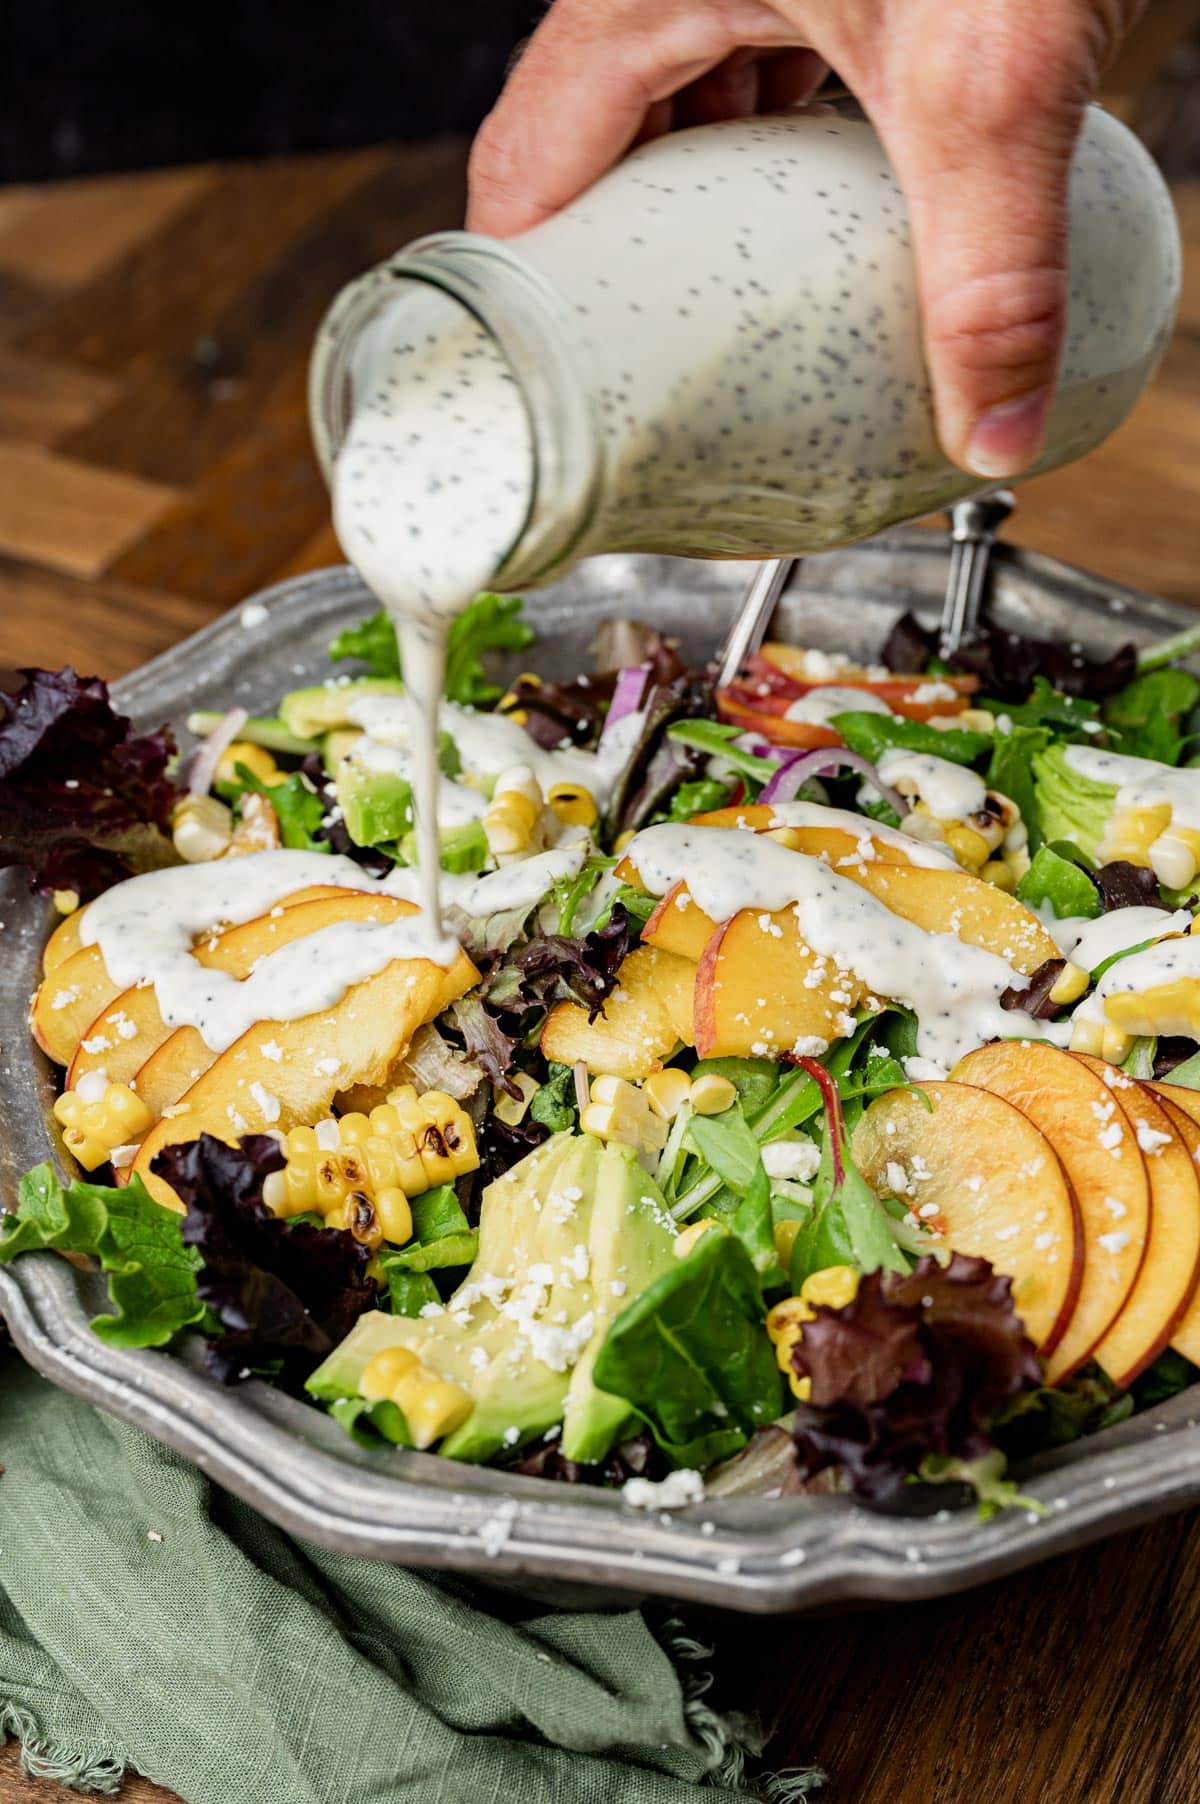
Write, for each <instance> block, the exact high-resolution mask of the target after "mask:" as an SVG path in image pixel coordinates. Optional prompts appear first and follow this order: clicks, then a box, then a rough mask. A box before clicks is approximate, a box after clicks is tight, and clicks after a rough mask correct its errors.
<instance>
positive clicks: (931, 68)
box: [468, 0, 1144, 477]
mask: <svg viewBox="0 0 1200 1804" xmlns="http://www.w3.org/2000/svg"><path fill="white" fill-rule="evenodd" d="M1143 3H1144V0H555V4H554V5H552V6H551V8H550V11H549V13H548V14H547V15H546V18H545V19H544V20H543V22H542V24H541V26H540V27H539V29H538V30H537V31H536V32H535V33H534V35H533V37H532V39H531V40H530V43H529V46H528V48H527V49H526V51H525V53H524V55H523V56H522V57H521V59H520V61H519V62H518V64H517V65H516V68H515V69H514V70H513V72H512V74H511V75H510V78H509V81H508V84H507V86H506V87H505V89H504V92H503V94H502V95H501V97H500V100H499V102H498V104H497V106H496V108H495V110H494V111H493V112H492V113H491V115H490V116H489V117H488V118H487V119H486V120H485V121H484V124H483V126H482V128H481V129H480V132H479V136H478V138H477V139H476V142H475V147H474V150H473V152H472V156H471V198H470V208H469V214H468V224H469V225H470V226H471V228H472V229H473V230H475V231H480V232H490V233H492V234H494V235H496V236H498V237H508V236H511V235H512V234H514V233H516V232H521V231H524V230H526V229H527V228H528V227H530V226H532V225H536V224H537V223H538V222H539V221H540V220H542V219H545V218H546V217H547V216H548V215H550V214H552V213H554V212H556V211H557V210H558V209H559V208H560V207H562V206H565V205H566V203H567V202H568V201H570V200H572V199H573V198H574V197H575V196H576V195H577V194H579V193H580V192H581V191H582V190H583V189H584V188H586V187H587V186H589V184H590V183H592V182H593V181H595V180H596V179H597V178H598V177H599V176H600V175H602V174H603V173H604V172H605V171H606V170H607V169H608V168H610V167H611V166H612V165H613V164H614V163H616V162H617V161H619V159H620V158H621V157H622V156H623V155H624V153H625V152H626V151H627V150H628V149H629V148H630V146H631V145H633V144H634V143H637V142H639V141H641V140H642V139H645V138H647V137H655V136H658V135H659V134H661V133H662V132H664V131H668V130H670V129H671V127H672V126H675V125H681V124H688V125H692V124H701V123H703V122H705V121H708V120H712V119H723V118H734V117H738V116H740V115H744V114H747V113H753V112H755V111H760V112H763V111H769V110H771V109H774V108H780V107H786V106H792V105H795V104H796V103H797V102H799V101H802V100H805V99H807V98H809V97H810V96H811V94H812V93H813V92H815V90H816V88H817V87H818V86H819V84H820V82H821V80H822V78H823V76H824V73H825V69H826V67H827V66H832V67H834V68H836V69H837V71H838V73H839V74H840V76H841V77H842V79H843V80H844V81H845V82H846V83H847V85H848V86H849V87H850V88H851V89H852V91H853V92H854V94H855V95H856V96H857V98H858V100H859V101H860V102H861V104H862V105H863V107H864V108H865V109H866V111H867V113H868V114H869V116H870V118H871V120H872V122H873V124H874V126H875V128H876V130H877V131H878V133H879V135H880V138H881V139H882V141H883V144H884V147H885V148H886V150H887V152H888V155H889V157H890V158H891V161H892V164H893V167H894V168H895V170H896V174H897V176H898V178H899V180H900V183H901V185H902V187H903V189H904V192H905V196H906V198H907V202H908V209H909V215H910V218H911V221H912V229H913V239H914V244H915V249H916V258H917V278H918V286H919V293H920V299H921V312H922V321H923V330H924V340H925V355H926V360H927V362H928V365H929V370H930V375H931V378H932V381H933V392H934V403H935V408H936V414H937V426H938V434H939V436H940V438H941V441H942V444H943V446H944V448H945V450H946V452H947V454H948V455H949V456H950V457H951V458H953V460H954V461H955V462H956V463H958V464H960V465H961V466H962V467H963V468H964V469H968V470H971V471H974V472H975V473H977V474H978V475H981V476H991V477H1002V476H1014V475H1016V474H1018V473H1019V472H1020V471H1021V470H1023V469H1026V468H1027V467H1028V466H1029V465H1030V464H1031V463H1032V462H1033V461H1034V459H1035V458H1036V456H1037V453H1038V450H1039V449H1040V446H1041V442H1042V438H1043V435H1044V431H1045V425H1046V416H1047V414H1048V412H1049V407H1050V401H1051V398H1052V393H1053V387H1054V379H1055V371H1056V368H1057V364H1058V357H1059V352H1060V349H1061V344H1062V334H1063V323H1064V318H1065V313H1066V285H1067V284H1066V265H1067V244H1066V238H1067V181H1068V175H1069V171H1070V164H1071V156H1072V153H1073V151H1074V148H1075V140H1076V138H1077V136H1078V133H1079V128H1080V124H1081V121H1082V118H1083V112H1084V108H1085V107H1086V105H1087V103H1088V101H1089V100H1090V99H1091V97H1092V96H1093V94H1094V93H1095V91H1096V87H1097V84H1098V82H1099V79H1100V75H1101V73H1102V71H1103V69H1104V67H1105V64H1106V63H1107V61H1108V59H1109V57H1110V55H1111V54H1112V52H1113V50H1114V49H1115V48H1116V45H1117V44H1118V42H1119V41H1120V37H1121V35H1122V33H1123V32H1124V31H1126V30H1127V29H1128V27H1129V26H1130V25H1131V24H1132V23H1133V20H1134V19H1135V18H1136V16H1137V15H1138V13H1139V12H1140V11H1141V9H1142V5H1143Z"/></svg>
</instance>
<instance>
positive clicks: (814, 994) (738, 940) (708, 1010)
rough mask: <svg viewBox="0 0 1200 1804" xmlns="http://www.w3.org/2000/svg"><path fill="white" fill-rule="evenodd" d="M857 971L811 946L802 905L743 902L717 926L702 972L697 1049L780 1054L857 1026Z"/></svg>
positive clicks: (860, 988) (711, 1054)
mask: <svg viewBox="0 0 1200 1804" xmlns="http://www.w3.org/2000/svg"><path fill="white" fill-rule="evenodd" d="M866 994H867V990H866V985H865V984H864V983H863V982H862V981H861V979H860V978H858V977H856V976H855V975H854V974H853V972H850V971H839V970H838V968H837V966H836V965H835V964H834V962H833V960H832V959H831V958H824V957H822V956H821V955H820V954H818V953H816V952H814V951H813V950H812V949H811V947H810V946H808V945H807V944H806V943H805V941H804V940H803V938H802V937H801V934H800V928H799V924H798V922H797V920H796V914H795V910H794V909H791V908H782V909H779V910H778V912H776V913H773V914H772V913H767V912H766V911H765V910H760V909H755V908H744V909H742V910H741V912H740V913H738V914H736V915H734V916H733V919H732V920H730V921H726V922H725V924H724V926H722V927H718V929H717V931H716V932H715V933H714V934H713V936H712V938H711V939H710V940H709V942H708V944H707V945H706V946H705V948H704V955H703V957H702V958H701V960H700V963H699V965H698V967H697V970H696V1015H695V1019H696V1050H697V1052H698V1053H699V1054H700V1056H701V1057H702V1058H722V1057H726V1056H730V1057H736V1058H748V1057H756V1056H757V1057H766V1058H778V1057H780V1055H781V1054H783V1053H785V1052H791V1051H793V1050H794V1049H795V1048H796V1047H797V1045H799V1047H800V1050H801V1051H804V1052H812V1051H814V1050H815V1049H816V1048H814V1046H813V1045H812V1044H805V1042H816V1041H819V1042H820V1046H821V1047H824V1046H827V1045H828V1044H829V1042H830V1041H831V1040H836V1039H838V1038H840V1037H841V1036H842V1035H843V1034H845V1033H848V1032H851V1031H852V1030H853V1026H854V1016H853V1013H852V1011H853V1010H854V1009H856V1008H857V1007H858V1005H859V1003H861V1002H862V1001H863V1000H864V998H865V997H866Z"/></svg>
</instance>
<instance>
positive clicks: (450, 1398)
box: [392, 1365, 475, 1448]
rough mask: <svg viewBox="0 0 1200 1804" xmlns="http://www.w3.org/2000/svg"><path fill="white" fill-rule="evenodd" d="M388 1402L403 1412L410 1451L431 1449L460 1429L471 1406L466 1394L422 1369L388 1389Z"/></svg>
mask: <svg viewBox="0 0 1200 1804" xmlns="http://www.w3.org/2000/svg"><path fill="white" fill-rule="evenodd" d="M392 1401H393V1402H394V1403H396V1404H398V1405H399V1407H400V1408H401V1409H402V1410H403V1412H404V1420H405V1421H406V1422H407V1424H408V1432H409V1434H410V1435H411V1436H412V1443H413V1446H414V1447H418V1448H425V1447H432V1446H433V1443H434V1442H435V1441H440V1440H443V1439H444V1438H445V1436H446V1435H448V1434H453V1432H454V1430H455V1429H456V1428H461V1427H462V1425H463V1423H464V1422H465V1421H466V1419H467V1417H468V1416H469V1415H470V1413H471V1411H472V1410H473V1409H474V1407H475V1402H474V1399H473V1398H472V1396H471V1395H470V1393H469V1392H468V1391H465V1390H463V1388H462V1386H461V1385H459V1384H451V1382H450V1380H449V1379H448V1378H439V1377H438V1375H437V1373H436V1372H431V1371H429V1369H428V1368H427V1367H426V1366H423V1365H418V1366H417V1368H416V1370H415V1371H411V1372H406V1373H405V1374H404V1375H403V1377H401V1378H399V1379H398V1380H397V1381H396V1383H395V1384H394V1385H393V1387H392Z"/></svg>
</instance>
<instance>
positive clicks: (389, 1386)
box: [358, 1347, 421, 1403]
mask: <svg viewBox="0 0 1200 1804" xmlns="http://www.w3.org/2000/svg"><path fill="white" fill-rule="evenodd" d="M420 1363H421V1362H420V1360H419V1359H418V1358H417V1356H416V1354H415V1353H414V1352H413V1350H412V1348H411V1347H385V1348H384V1349H383V1351H382V1352H381V1353H376V1354H375V1356H374V1358H373V1359H369V1360H368V1361H367V1363H366V1365H365V1367H364V1368H363V1375H362V1377H361V1378H360V1379H359V1381H358V1388H359V1392H360V1394H361V1395H362V1396H364V1397H368V1398H369V1399H370V1400H371V1402H372V1403H379V1402H382V1401H383V1400H384V1399H385V1398H390V1397H391V1394H392V1392H393V1390H394V1389H395V1387H396V1385H397V1384H399V1382H400V1380H401V1379H402V1378H407V1377H408V1375H409V1373H410V1372H415V1371H417V1370H418V1368H419V1366H420Z"/></svg>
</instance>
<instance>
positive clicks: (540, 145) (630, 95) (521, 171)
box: [467, 0, 797, 237]
mask: <svg viewBox="0 0 1200 1804" xmlns="http://www.w3.org/2000/svg"><path fill="white" fill-rule="evenodd" d="M735 33H736V35H735ZM796 36H797V33H796V30H795V28H794V27H793V26H790V25H788V24H787V22H786V21H785V20H784V19H783V18H782V17H781V16H780V15H779V13H777V12H776V10H775V7H774V6H773V5H770V4H766V3H765V0H741V4H739V5H738V6H736V7H730V6H728V5H727V4H717V3H716V0H556V4H555V5H553V6H552V7H551V8H550V11H549V12H548V13H547V15H546V17H545V19H544V20H543V21H542V24H541V25H540V26H539V28H538V29H537V31H535V32H534V34H533V37H532V38H531V40H530V43H529V47H528V49H527V50H526V52H525V54H524V55H523V56H522V57H521V59H520V61H519V63H518V64H517V66H516V68H515V69H514V70H513V72H512V74H511V76H510V78H509V81H508V84H507V86H506V87H505V90H504V92H503V94H502V95H501V96H500V100H499V102H498V103H497V105H496V107H495V109H494V110H493V112H492V113H491V114H490V115H489V116H488V118H487V119H485V121H484V123H483V125H482V127H481V128H480V131H479V135H478V137H477V138H476V140H475V145H474V148H473V149H472V153H471V170H470V200H469V204H468V209H467V224H468V226H469V227H470V229H471V230H472V231H477V232H490V233H493V234H495V235H496V236H497V237H509V236H511V235H512V234H514V233H516V232H521V231H525V230H527V229H528V227H530V226H533V225H536V224H537V223H538V222H539V221H540V220H542V219H545V218H547V217H548V216H549V215H550V214H551V213H554V212H556V211H557V210H558V208H559V207H562V206H565V205H566V204H567V202H568V201H570V200H573V199H574V198H575V196H576V195H577V194H580V193H581V192H582V191H583V189H584V188H586V187H588V186H589V184H590V183H591V182H593V181H595V180H596V179H597V177H599V176H601V175H603V174H604V172H605V171H606V170H607V169H610V168H611V167H612V165H613V164H614V163H616V162H617V161H619V159H620V158H621V157H622V156H623V155H624V153H625V152H626V151H627V150H628V149H629V147H630V145H631V144H633V143H635V142H637V141H638V140H639V138H640V137H642V136H655V135H657V133H658V132H660V131H661V130H663V129H664V126H665V121H666V118H667V113H666V110H665V108H664V105H663V103H664V102H669V101H670V100H671V98H672V96H674V95H677V94H679V93H680V92H681V90H683V89H685V88H688V87H690V85H691V84H692V83H694V82H697V81H699V80H700V79H701V78H702V77H704V76H707V75H708V74H709V71H711V70H715V69H717V68H718V66H719V65H722V64H724V63H725V60H726V58H729V57H730V56H731V53H732V52H734V51H737V50H739V49H742V48H750V49H768V48H774V47H782V46H786V45H789V44H794V43H795V41H796ZM743 70H745V71H746V72H745V73H743V72H742V71H743ZM757 80H758V77H757V73H756V71H754V69H753V65H752V63H747V64H744V65H743V64H742V63H741V62H740V61H739V60H737V59H735V60H734V63H733V65H732V67H731V69H730V71H729V72H728V73H727V74H722V76H721V77H720V78H719V82H720V83H727V84H729V85H728V88H727V92H728V93H732V92H733V90H734V89H735V88H737V86H738V85H739V84H745V85H747V86H748V85H749V84H750V82H751V81H753V83H754V89H753V91H754V93H755V95H757ZM708 104H709V106H710V107H711V108H713V109H717V108H719V105H720V101H719V96H710V99H709V102H708ZM734 110H738V109H736V108H735V109H734ZM709 116H727V115H725V114H720V113H719V111H715V110H714V111H713V112H711V113H710V114H709Z"/></svg>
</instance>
